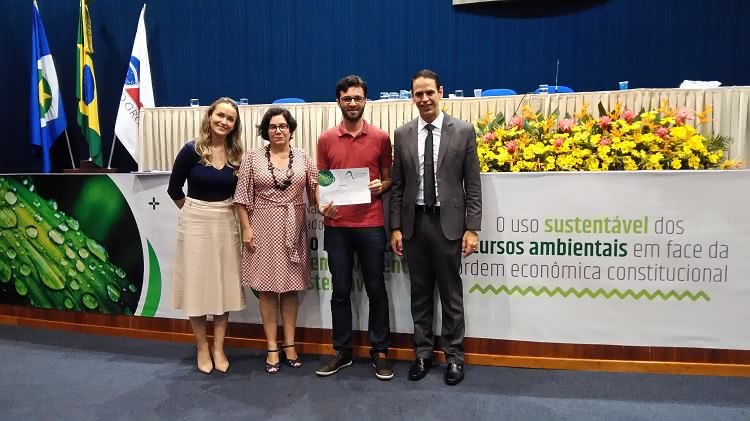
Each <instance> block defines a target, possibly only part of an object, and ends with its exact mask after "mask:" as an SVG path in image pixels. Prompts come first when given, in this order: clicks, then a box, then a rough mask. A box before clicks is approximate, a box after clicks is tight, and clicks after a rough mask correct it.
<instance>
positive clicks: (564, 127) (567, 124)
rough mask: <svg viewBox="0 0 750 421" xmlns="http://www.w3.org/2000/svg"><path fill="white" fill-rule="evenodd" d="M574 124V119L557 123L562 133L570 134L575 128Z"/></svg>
mask: <svg viewBox="0 0 750 421" xmlns="http://www.w3.org/2000/svg"><path fill="white" fill-rule="evenodd" d="M573 123H574V122H573V119H572V118H564V119H562V120H560V121H558V122H557V126H558V127H559V128H560V131H561V132H563V133H568V132H569V131H570V129H572V128H573Z"/></svg>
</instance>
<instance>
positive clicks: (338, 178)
mask: <svg viewBox="0 0 750 421" xmlns="http://www.w3.org/2000/svg"><path fill="white" fill-rule="evenodd" d="M369 183H370V170H369V169H367V168H345V169H341V170H321V171H318V184H319V186H320V205H321V206H323V205H325V204H326V203H328V202H331V201H333V204H334V206H340V205H358V204H361V203H370V202H371V201H372V197H371V196H370V189H368V188H367V184H369Z"/></svg>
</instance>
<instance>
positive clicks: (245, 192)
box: [234, 151, 255, 211]
mask: <svg viewBox="0 0 750 421" xmlns="http://www.w3.org/2000/svg"><path fill="white" fill-rule="evenodd" d="M252 157H253V152H252V151H250V152H248V153H246V154H245V156H244V158H243V159H242V164H240V175H239V176H238V177H237V189H236V190H235V191H234V203H239V204H242V205H245V207H246V208H247V210H248V211H252V210H253V207H254V204H255V197H254V195H255V192H254V186H253V176H254V174H253V159H252Z"/></svg>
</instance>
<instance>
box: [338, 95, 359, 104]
mask: <svg viewBox="0 0 750 421" xmlns="http://www.w3.org/2000/svg"><path fill="white" fill-rule="evenodd" d="M339 101H341V103H342V104H348V103H350V102H352V101H354V103H355V104H361V103H363V102H364V101H365V98H364V97H361V96H342V97H341V98H339Z"/></svg>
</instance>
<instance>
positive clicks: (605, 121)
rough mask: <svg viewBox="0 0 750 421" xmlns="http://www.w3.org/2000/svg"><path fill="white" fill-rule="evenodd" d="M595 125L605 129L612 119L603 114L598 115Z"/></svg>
mask: <svg viewBox="0 0 750 421" xmlns="http://www.w3.org/2000/svg"><path fill="white" fill-rule="evenodd" d="M596 124H597V126H599V127H601V128H602V129H604V130H606V129H608V128H609V126H610V125H612V119H611V118H609V116H606V115H603V116H601V117H599V122H598V123H596Z"/></svg>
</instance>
